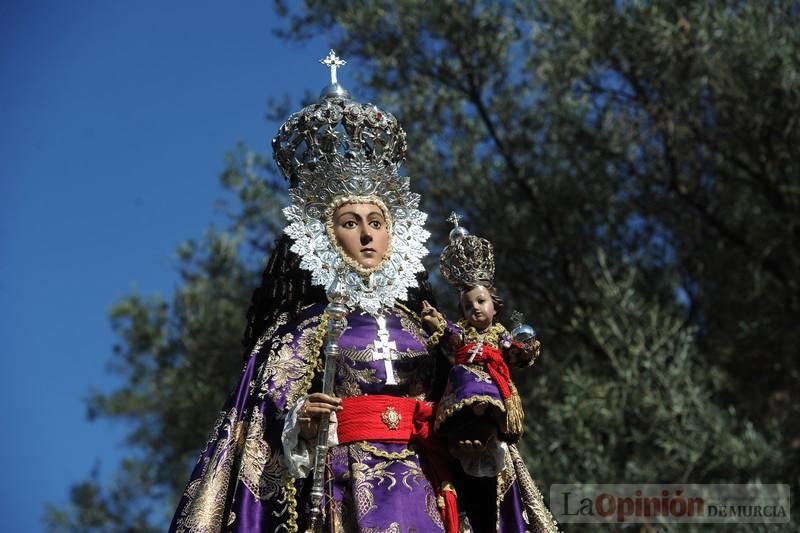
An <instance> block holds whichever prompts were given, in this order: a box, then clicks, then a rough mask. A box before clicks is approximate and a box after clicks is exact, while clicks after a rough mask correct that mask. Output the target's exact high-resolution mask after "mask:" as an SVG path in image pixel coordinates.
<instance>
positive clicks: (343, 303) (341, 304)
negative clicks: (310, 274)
mask: <svg viewBox="0 0 800 533" xmlns="http://www.w3.org/2000/svg"><path fill="white" fill-rule="evenodd" d="M339 289H340V287H339V285H338V284H334V285H333V286H332V287H331V290H330V291H329V292H328V300H329V302H330V303H328V306H327V307H326V308H325V314H326V315H328V329H327V331H326V335H325V366H324V370H323V372H322V392H323V393H325V394H328V395H330V396H333V393H334V377H335V376H336V364H337V362H338V359H339V338H340V337H341V336H342V333H343V332H344V330H345V328H347V313H348V311H349V310H348V307H347V294H346V293H345V292H344V291H341V290H339ZM329 429H330V416H329V415H327V414H325V415H322V416H320V419H319V432H318V433H317V444H316V447H315V448H316V455H315V457H314V467H313V470H312V475H313V484H312V486H311V517H310V520H309V526H308V531H310V532H313V531H317V530H318V528H319V527H320V524H321V522H320V518H321V516H322V498H323V496H324V494H325V464H326V462H327V460H328V433H329Z"/></svg>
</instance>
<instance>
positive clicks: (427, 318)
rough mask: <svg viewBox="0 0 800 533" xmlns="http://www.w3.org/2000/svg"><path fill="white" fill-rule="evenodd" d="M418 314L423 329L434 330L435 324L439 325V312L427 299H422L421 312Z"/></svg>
mask: <svg viewBox="0 0 800 533" xmlns="http://www.w3.org/2000/svg"><path fill="white" fill-rule="evenodd" d="M420 315H421V320H422V324H423V325H424V326H425V329H427V330H428V331H434V330H436V326H438V325H439V320H441V314H440V313H439V311H437V310H436V308H435V307H433V306H432V305H431V304H429V303H428V301H427V300H423V301H422V313H420Z"/></svg>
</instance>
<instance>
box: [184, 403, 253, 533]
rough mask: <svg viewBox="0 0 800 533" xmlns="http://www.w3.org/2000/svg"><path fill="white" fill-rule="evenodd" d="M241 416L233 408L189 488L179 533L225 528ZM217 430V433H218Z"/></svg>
mask: <svg viewBox="0 0 800 533" xmlns="http://www.w3.org/2000/svg"><path fill="white" fill-rule="evenodd" d="M240 424H241V422H239V421H238V413H237V411H236V409H235V408H233V409H231V411H230V413H228V415H227V417H226V418H225V419H224V420H223V421H222V423H221V426H218V427H217V428H215V429H216V430H217V431H218V430H220V429H221V430H222V431H224V432H225V436H224V437H221V438H220V439H219V441H218V442H217V447H216V449H215V450H214V454H213V455H212V456H211V457H210V458H206V459H205V460H204V461H203V469H202V473H201V475H200V477H199V478H197V479H196V480H194V481H192V482H191V483H190V484H189V486H188V487H187V488H186V493H185V494H184V496H185V497H186V498H187V499H188V501H187V503H186V505H185V506H184V507H183V512H182V513H181V516H180V518H179V519H178V522H177V527H176V531H177V532H178V533H206V532H216V531H220V530H221V529H222V526H223V523H222V522H223V517H224V514H225V503H226V499H227V496H228V485H229V483H230V477H231V470H232V469H233V464H234V460H235V457H236V453H237V450H236V444H237V443H236V439H237V435H236V433H237V430H239V431H241V429H240V428H241V425H240ZM217 431H215V432H214V433H215V434H217Z"/></svg>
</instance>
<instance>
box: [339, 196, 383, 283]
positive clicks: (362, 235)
mask: <svg viewBox="0 0 800 533" xmlns="http://www.w3.org/2000/svg"><path fill="white" fill-rule="evenodd" d="M332 221H333V234H334V236H335V237H336V242H337V243H339V246H341V248H342V250H343V251H344V253H345V254H347V256H348V257H350V258H352V259H353V260H355V261H356V262H357V263H358V264H359V265H361V266H362V267H364V268H367V269H370V268H375V267H377V266H378V265H380V264H381V262H382V261H383V259H384V257H385V256H386V253H387V251H388V249H389V238H390V235H389V224H388V223H387V221H386V217H385V215H384V214H383V211H382V210H381V208H380V207H378V206H377V205H375V204H344V205H342V206H340V207H339V208H338V209H336V211H334V212H333V220H332Z"/></svg>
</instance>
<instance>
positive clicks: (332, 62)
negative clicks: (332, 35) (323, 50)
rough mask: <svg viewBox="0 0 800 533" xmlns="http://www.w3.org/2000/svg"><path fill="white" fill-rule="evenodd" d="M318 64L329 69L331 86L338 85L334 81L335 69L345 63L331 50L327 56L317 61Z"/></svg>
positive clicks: (345, 62)
mask: <svg viewBox="0 0 800 533" xmlns="http://www.w3.org/2000/svg"><path fill="white" fill-rule="evenodd" d="M319 62H320V63H322V64H323V65H325V66H326V67H328V68H329V69H331V85H334V84H336V83H338V82H337V81H336V69H337V68H339V67H343V66H345V65H346V64H347V61H345V60H344V59H342V58H341V57H339V56H337V55H336V52H334V51H333V50H331V51H330V52H328V55H327V56H325V57H324V58H322V59H320V60H319Z"/></svg>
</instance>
